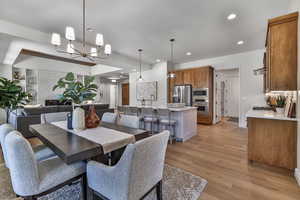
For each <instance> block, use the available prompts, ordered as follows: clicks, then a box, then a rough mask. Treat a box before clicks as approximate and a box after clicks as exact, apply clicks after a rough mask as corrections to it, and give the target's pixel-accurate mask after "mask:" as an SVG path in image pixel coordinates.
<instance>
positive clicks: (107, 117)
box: [101, 112, 118, 124]
mask: <svg viewBox="0 0 300 200" xmlns="http://www.w3.org/2000/svg"><path fill="white" fill-rule="evenodd" d="M117 117H118V115H117V114H116V113H108V112H107V113H104V114H103V116H102V119H101V121H102V122H106V123H111V124H115V123H116V121H117Z"/></svg>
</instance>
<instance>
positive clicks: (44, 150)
mask: <svg viewBox="0 0 300 200" xmlns="http://www.w3.org/2000/svg"><path fill="white" fill-rule="evenodd" d="M11 131H14V128H13V127H12V126H11V125H10V124H3V125H1V126H0V142H1V147H2V152H3V157H4V162H5V166H6V167H7V168H9V164H8V162H7V155H6V151H7V150H6V148H5V145H4V141H5V138H6V136H7V135H8V134H9V133H10V132H11ZM21 136H22V135H21ZM33 151H34V156H35V158H36V160H37V161H38V162H40V161H43V160H46V159H48V158H51V157H54V156H56V155H55V153H54V152H53V151H51V150H50V149H49V148H48V147H46V146H45V145H39V146H36V147H34V148H33Z"/></svg>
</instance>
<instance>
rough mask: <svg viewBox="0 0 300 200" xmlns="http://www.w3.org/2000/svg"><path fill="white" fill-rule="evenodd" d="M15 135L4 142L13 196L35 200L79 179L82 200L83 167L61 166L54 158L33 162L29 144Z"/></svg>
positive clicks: (84, 188) (80, 165) (84, 165)
mask: <svg viewBox="0 0 300 200" xmlns="http://www.w3.org/2000/svg"><path fill="white" fill-rule="evenodd" d="M19 134H20V133H18V132H17V131H12V132H10V133H9V134H8V135H7V136H6V138H5V146H6V148H7V158H8V162H9V166H10V170H9V172H10V176H11V181H12V186H13V190H14V192H15V193H16V194H17V196H19V197H22V198H24V199H25V200H36V199H37V198H38V197H41V196H44V195H47V194H49V193H51V192H53V191H55V190H57V189H60V188H62V187H63V186H65V185H69V184H72V183H74V182H75V181H77V180H80V179H81V183H82V186H83V188H82V189H83V193H82V194H83V197H84V199H86V187H85V186H84V185H86V184H85V182H86V179H85V177H86V176H85V172H86V164H85V163H84V162H77V163H73V164H70V165H67V164H65V163H64V162H63V161H62V160H61V159H60V158H58V157H54V158H51V159H47V160H44V161H43V162H37V160H36V158H35V156H34V152H33V150H32V148H31V145H30V144H29V142H28V141H27V140H26V139H25V138H23V137H22V136H20V135H19Z"/></svg>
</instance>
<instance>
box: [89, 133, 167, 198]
mask: <svg viewBox="0 0 300 200" xmlns="http://www.w3.org/2000/svg"><path fill="white" fill-rule="evenodd" d="M169 135H170V133H169V131H164V132H162V133H160V134H157V135H154V136H151V137H148V138H146V139H143V140H140V141H138V142H136V143H135V144H129V145H128V146H127V147H126V150H125V152H124V154H123V155H122V157H121V159H120V161H119V162H118V163H117V164H116V165H115V166H112V167H109V166H106V165H103V164H101V163H99V162H95V161H90V162H88V164H87V180H88V188H89V193H91V194H93V195H91V196H94V194H96V195H97V196H100V197H101V198H102V199H109V200H139V199H142V198H144V197H146V196H147V194H149V193H150V192H151V191H152V190H153V189H155V188H156V194H157V199H158V200H162V178H163V169H164V162H165V153H166V148H167V144H168V139H169Z"/></svg>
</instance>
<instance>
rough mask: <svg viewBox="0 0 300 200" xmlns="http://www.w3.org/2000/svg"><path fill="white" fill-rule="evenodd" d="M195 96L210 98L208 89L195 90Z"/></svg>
mask: <svg viewBox="0 0 300 200" xmlns="http://www.w3.org/2000/svg"><path fill="white" fill-rule="evenodd" d="M193 96H194V97H208V88H194V89H193Z"/></svg>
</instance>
